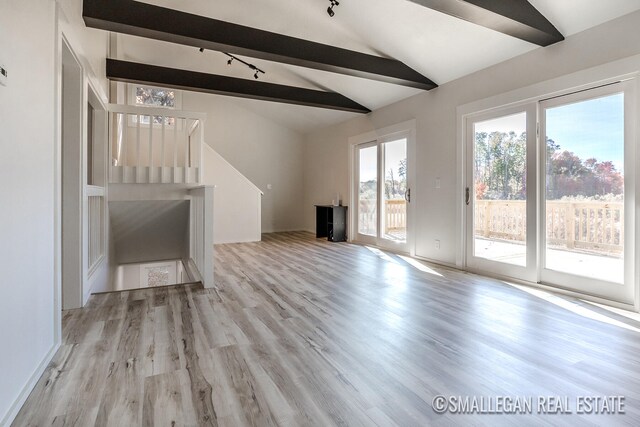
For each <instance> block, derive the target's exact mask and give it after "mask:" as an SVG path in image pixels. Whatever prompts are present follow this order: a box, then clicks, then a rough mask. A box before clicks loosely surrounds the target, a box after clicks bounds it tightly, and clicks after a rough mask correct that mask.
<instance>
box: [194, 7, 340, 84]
mask: <svg viewBox="0 0 640 427" xmlns="http://www.w3.org/2000/svg"><path fill="white" fill-rule="evenodd" d="M332 3H333V2H332ZM336 3H337V2H336ZM198 50H199V51H200V53H202V52H204V48H203V47H201V48H200V49H198ZM222 53H224V54H225V55H227V56H228V57H229V60H228V61H227V65H228V66H231V64H233V61H234V60H236V61H238V62H241V63H243V64H244V65H246V66H247V67H249V68H250V69H251V70H252V71H253V72H254V73H253V78H254V79H256V80H258V78H260V73H262V74H267V73H265V72H264V71H262V70H261V69H260V68H258V67H256V66H255V65H253V64H249V63H248V62H246V61H243V60H242V59H240V58H238V57H237V56H233V55H231V54H230V53H227V52H222Z"/></svg>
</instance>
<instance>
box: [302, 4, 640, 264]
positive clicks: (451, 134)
mask: <svg viewBox="0 0 640 427" xmlns="http://www.w3.org/2000/svg"><path fill="white" fill-rule="evenodd" d="M638 28H640V13H634V14H631V15H628V16H625V17H622V18H619V19H617V20H614V21H611V22H609V23H606V24H603V25H601V26H598V27H595V28H593V29H590V30H587V31H585V32H583V33H579V34H576V35H574V36H571V37H569V38H567V39H566V40H565V41H563V42H560V43H557V44H556V45H553V46H550V47H547V48H539V49H536V50H534V51H532V52H529V53H527V54H525V55H522V56H520V57H517V58H514V59H512V60H509V61H506V62H503V63H501V64H498V65H496V66H493V67H490V68H488V69H485V70H482V71H479V72H477V73H474V74H472V75H469V76H467V77H464V78H461V79H459V80H455V81H453V82H450V83H447V84H445V85H442V86H441V87H439V88H437V89H435V90H433V91H430V92H425V93H422V94H420V95H417V96H414V97H412V98H409V99H407V100H404V101H401V102H398V103H396V104H393V105H391V106H388V107H385V108H382V109H380V110H377V111H374V112H373V113H371V114H369V115H367V116H363V117H359V118H356V119H353V120H350V121H347V122H345V123H342V124H340V125H337V126H333V127H331V128H329V129H324V130H322V131H319V132H315V133H313V134H310V135H307V137H306V141H307V144H306V146H305V154H304V157H305V161H304V165H305V185H304V190H305V191H304V193H305V202H304V204H303V206H304V217H305V228H307V229H309V230H311V229H313V227H314V211H313V204H314V203H327V202H330V201H331V199H332V198H333V197H334V194H335V193H336V192H337V191H339V192H340V193H341V195H342V197H343V198H344V199H345V200H347V198H348V194H349V161H348V138H349V137H351V136H355V135H359V134H362V133H365V132H368V131H372V130H375V129H379V128H382V127H385V126H390V125H394V124H396V123H400V122H403V121H406V120H410V119H413V118H415V119H416V139H417V144H416V145H417V147H416V149H417V153H416V165H417V167H416V182H417V184H416V186H415V188H414V189H413V192H412V195H413V200H414V201H415V203H416V204H417V206H416V212H417V215H416V216H417V218H416V255H417V256H421V257H425V258H428V259H432V260H435V261H438V262H442V263H446V264H454V263H455V261H456V227H457V225H456V197H458V195H460V194H459V192H458V191H457V190H456V107H457V106H460V105H463V104H467V103H469V102H472V101H475V100H480V99H484V98H487V97H490V96H494V95H498V94H501V93H504V92H508V91H511V90H515V89H518V88H522V87H526V86H529V85H532V84H535V83H539V82H542V81H546V80H549V79H552V78H555V77H559V76H563V75H566V74H569V73H572V72H576V71H579V70H584V69H587V68H590V67H593V66H596V65H600V64H604V63H608V62H611V61H614V60H616V59H620V58H625V57H628V56H631V55H635V54H637V53H640V31H638ZM437 177H440V178H441V188H440V189H435V186H434V181H435V179H436V178H437ZM460 197H461V195H460ZM436 239H438V240H440V242H441V246H440V249H436V248H435V245H434V240H436Z"/></svg>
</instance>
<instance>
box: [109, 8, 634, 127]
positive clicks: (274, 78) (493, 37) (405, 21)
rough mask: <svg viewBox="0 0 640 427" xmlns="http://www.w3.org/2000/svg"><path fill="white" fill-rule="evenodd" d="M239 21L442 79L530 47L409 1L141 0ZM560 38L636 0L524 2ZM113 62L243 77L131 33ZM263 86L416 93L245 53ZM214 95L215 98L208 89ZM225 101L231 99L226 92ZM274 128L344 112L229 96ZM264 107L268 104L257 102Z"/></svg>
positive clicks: (364, 98)
mask: <svg viewBox="0 0 640 427" xmlns="http://www.w3.org/2000/svg"><path fill="white" fill-rule="evenodd" d="M145 2H146V3H151V4H156V5H160V6H165V7H169V8H172V9H178V10H182V11H185V12H190V13H195V14H198V15H203V16H209V17H212V18H216V19H220V20H224V21H230V22H234V23H237V24H241V25H247V26H251V27H254V28H260V29H263V30H267V31H273V32H277V33H280V34H286V35H289V36H293V37H299V38H303V39H307V40H313V41H317V42H320V43H325V44H330V45H333V46H339V47H343V48H347V49H352V50H356V51H360V52H365V53H370V54H375V55H379V56H387V57H391V58H394V59H397V60H399V61H402V62H404V63H405V64H407V65H408V66H410V67H411V68H413V69H415V70H416V71H418V72H420V73H422V74H423V75H425V76H426V77H428V78H430V79H431V80H433V81H435V82H436V83H437V84H440V85H441V84H443V83H446V82H449V81H452V80H455V79H457V78H460V77H462V76H465V75H467V74H470V73H473V72H475V71H478V70H481V69H483V68H486V67H489V66H491V65H494V64H497V63H499V62H502V61H505V60H507V59H510V58H513V57H515V56H518V55H521V54H523V53H526V52H528V51H530V50H532V49H536V48H538V47H537V46H536V45H533V44H530V43H528V42H525V41H522V40H519V39H516V38H514V37H510V36H507V35H504V34H501V33H499V32H496V31H493V30H489V29H486V28H483V27H480V26H477V25H475V24H471V23H469V22H466V21H463V20H460V19H456V18H453V17H450V16H448V15H445V14H443V13H440V12H436V11H433V10H430V9H427V8H425V7H422V6H419V5H417V4H415V3H412V2H410V1H408V0H341V1H340V6H338V7H336V8H335V12H336V14H335V16H334V17H333V18H330V17H329V16H328V15H327V13H326V9H327V7H328V5H329V0H277V1H276V0H243V1H237V0H218V1H212V0H182V1H175V0H173V1H172V0H145ZM530 2H531V3H532V4H533V5H534V6H535V7H536V8H537V9H538V10H539V11H540V12H542V13H543V14H544V15H545V16H546V17H547V19H549V20H550V21H551V22H552V23H553V24H554V25H555V26H556V27H557V28H558V30H560V32H561V33H562V34H563V35H564V36H565V37H566V36H570V35H572V34H575V33H577V32H580V31H583V30H585V29H587V28H590V27H593V26H595V25H598V24H601V23H603V22H606V21H609V20H611V19H614V18H616V17H619V16H622V15H625V14H628V13H631V12H633V11H635V10H638V9H640V1H638V0H607V1H598V0H561V1H558V0H530ZM118 56H119V57H120V58H121V59H126V60H132V61H140V62H146V63H150V64H156V65H163V66H170V67H175V68H182V69H189V70H194V71H203V72H209V73H216V74H224V75H230V76H234V77H240V78H247V79H253V74H252V73H251V71H250V70H249V69H248V68H246V67H244V66H242V65H240V64H234V65H232V66H231V67H228V66H227V63H226V60H227V58H226V57H225V56H224V55H223V54H221V53H218V52H211V51H206V52H205V53H200V52H198V50H197V49H194V48H191V47H187V46H181V45H175V44H170V43H165V42H159V41H153V40H148V39H142V38H138V37H133V36H123V35H120V36H119V55H118ZM248 59H249V60H250V62H251V63H253V64H255V65H256V66H258V67H260V68H262V69H263V70H265V71H266V73H267V74H266V75H263V76H261V77H260V79H261V80H262V81H267V82H271V83H279V84H286V85H292V86H301V87H308V88H315V89H323V90H333V91H336V92H339V93H342V94H343V95H345V96H347V97H348V98H351V99H353V100H354V101H356V102H359V103H360V104H362V105H364V106H366V107H368V108H370V109H372V110H374V109H377V108H380V107H383V106H385V105H389V104H391V103H394V102H396V101H399V100H401V99H405V98H408V97H410V96H412V95H415V94H417V93H420V90H417V89H412V88H407V87H404V86H398V85H392V84H388V83H382V82H377V81H373V80H367V79H361V78H356V77H350V76H344V75H340V74H333V73H328V72H324V71H319V70H311V69H306V68H301V67H296V66H291V65H285V64H279V63H274V62H269V61H264V60H259V59H252V58H248ZM210 96H216V95H210ZM229 99H233V98H229ZM233 102H237V103H240V104H241V105H243V106H244V107H246V108H248V109H251V110H252V111H254V112H256V113H258V114H261V115H263V116H265V117H267V118H269V119H271V120H273V121H276V122H278V123H280V124H282V125H284V126H287V127H289V128H291V129H294V130H296V131H299V132H301V133H306V132H309V131H312V130H314V129H317V128H320V127H323V126H327V125H330V124H333V123H338V122H341V121H344V120H346V119H348V118H350V117H353V116H354V114H353V113H344V112H336V111H330V110H325V109H320V108H311V107H299V106H293V105H286V104H275V103H267V104H265V101H254V100H242V99H233ZM265 105H268V108H265Z"/></svg>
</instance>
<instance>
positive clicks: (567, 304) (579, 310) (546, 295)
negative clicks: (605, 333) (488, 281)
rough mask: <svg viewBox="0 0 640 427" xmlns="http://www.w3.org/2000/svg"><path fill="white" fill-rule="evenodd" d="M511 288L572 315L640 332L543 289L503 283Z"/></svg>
mask: <svg viewBox="0 0 640 427" xmlns="http://www.w3.org/2000/svg"><path fill="white" fill-rule="evenodd" d="M503 283H505V284H507V285H509V286H511V287H514V288H517V289H519V290H521V291H523V292H526V293H528V294H529V295H533V296H535V297H538V298H540V299H543V300H545V301H547V302H550V303H551V304H554V305H556V306H558V307H560V308H564V309H565V310H568V311H570V312H572V313H575V314H577V315H579V316H582V317H585V318H588V319H591V320H595V321H597V322H602V323H607V324H609V325H612V326H617V327H619V328H623V329H627V330H629V331H633V332H640V329H638V328H634V327H633V326H630V325H627V324H626V323H623V322H620V321H618V320H615V319H612V318H610V317H608V316H605V315H604V314H602V313H597V312H595V311H593V310H590V309H588V308H587V307H584V306H582V305H579V304H576V303H574V302H571V301H568V300H566V299H564V298H561V297H559V296H557V295H554V294H552V293H550V292H546V291H543V290H541V289H535V288H531V287H529V286H524V285H516V284H515V283H509V282H503Z"/></svg>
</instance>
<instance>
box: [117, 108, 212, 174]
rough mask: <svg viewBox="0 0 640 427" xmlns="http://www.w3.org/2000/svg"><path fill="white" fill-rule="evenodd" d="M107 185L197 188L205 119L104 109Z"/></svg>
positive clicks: (177, 113) (158, 110)
mask: <svg viewBox="0 0 640 427" xmlns="http://www.w3.org/2000/svg"><path fill="white" fill-rule="evenodd" d="M108 109H109V120H110V124H109V130H110V144H109V152H110V158H111V167H110V173H109V182H110V183H113V184H138V183H139V184H150V183H160V184H196V185H197V184H200V183H201V182H202V144H203V138H204V119H205V117H206V115H205V114H202V113H194V112H187V111H177V110H169V109H165V108H151V107H134V106H129V105H120V104H109V106H108Z"/></svg>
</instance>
